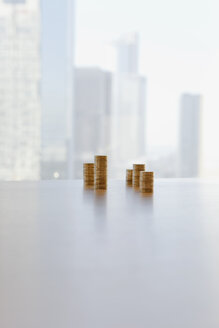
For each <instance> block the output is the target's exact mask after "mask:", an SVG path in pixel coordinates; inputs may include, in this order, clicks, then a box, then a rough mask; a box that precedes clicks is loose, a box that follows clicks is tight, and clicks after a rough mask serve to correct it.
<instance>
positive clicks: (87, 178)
mask: <svg viewBox="0 0 219 328" xmlns="http://www.w3.org/2000/svg"><path fill="white" fill-rule="evenodd" d="M83 174H84V186H85V187H87V188H89V187H93V186H94V163H84V165H83Z"/></svg>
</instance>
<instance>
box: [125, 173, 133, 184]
mask: <svg viewBox="0 0 219 328" xmlns="http://www.w3.org/2000/svg"><path fill="white" fill-rule="evenodd" d="M132 176H133V170H128V169H127V170H126V184H127V185H128V186H132Z"/></svg>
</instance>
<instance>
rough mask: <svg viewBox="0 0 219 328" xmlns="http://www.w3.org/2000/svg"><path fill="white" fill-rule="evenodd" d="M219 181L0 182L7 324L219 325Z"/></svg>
mask: <svg viewBox="0 0 219 328" xmlns="http://www.w3.org/2000/svg"><path fill="white" fill-rule="evenodd" d="M218 309H219V184H217V183H209V182H202V181H198V180H197V181H195V180H185V181H184V180H160V181H156V183H155V192H154V196H152V197H141V196H140V194H139V193H137V192H134V191H133V190H132V189H131V188H127V187H126V186H125V183H124V182H123V181H109V188H108V191H107V192H106V194H102V195H97V194H95V193H94V192H93V191H91V190H83V186H82V181H66V182H64V181H57V182H56V181H55V182H54V181H51V182H46V181H45V182H39V183H29V182H24V183H22V182H21V183H13V182H8V183H7V182H5V183H0V327H1V328H155V327H156V328H181V327H182V328H190V327H192V328H196V327H197V328H202V327H203V328H218V327H219V311H218Z"/></svg>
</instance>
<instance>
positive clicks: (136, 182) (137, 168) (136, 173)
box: [133, 164, 145, 189]
mask: <svg viewBox="0 0 219 328" xmlns="http://www.w3.org/2000/svg"><path fill="white" fill-rule="evenodd" d="M144 170H145V164H133V187H134V188H136V189H138V188H139V186H140V172H141V171H144Z"/></svg>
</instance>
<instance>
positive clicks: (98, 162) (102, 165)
mask: <svg viewBox="0 0 219 328" xmlns="http://www.w3.org/2000/svg"><path fill="white" fill-rule="evenodd" d="M95 189H96V190H101V189H104V190H105V189H107V156H95Z"/></svg>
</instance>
